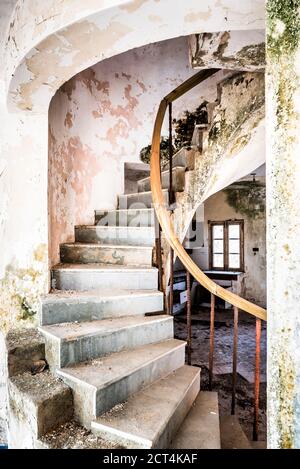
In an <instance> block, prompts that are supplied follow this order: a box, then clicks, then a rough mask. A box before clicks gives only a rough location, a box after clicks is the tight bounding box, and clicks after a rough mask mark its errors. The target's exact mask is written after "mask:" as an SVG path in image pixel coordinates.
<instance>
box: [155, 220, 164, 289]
mask: <svg viewBox="0 0 300 469" xmlns="http://www.w3.org/2000/svg"><path fill="white" fill-rule="evenodd" d="M154 217H155V218H154V221H155V251H156V262H157V266H158V284H159V290H160V291H163V265H162V251H161V226H160V224H159V221H158V219H157V215H156V212H155V211H154Z"/></svg>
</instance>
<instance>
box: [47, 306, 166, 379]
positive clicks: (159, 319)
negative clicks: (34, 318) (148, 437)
mask: <svg viewBox="0 0 300 469" xmlns="http://www.w3.org/2000/svg"><path fill="white" fill-rule="evenodd" d="M39 330H40V332H41V333H42V334H43V335H44V337H45V350H46V360H47V362H48V364H49V366H50V368H51V369H53V370H55V369H56V368H63V367H65V366H68V365H73V364H76V363H80V362H83V361H86V360H92V359H94V358H99V357H103V356H105V355H108V354H111V353H116V352H121V351H122V350H131V349H134V348H136V347H141V346H143V345H147V344H151V343H155V342H160V341H163V340H167V339H171V338H172V337H173V318H172V317H171V316H167V315H164V316H151V317H145V316H128V317H124V318H115V319H103V320H101V321H91V322H81V323H64V324H53V325H51V326H42V327H40V328H39Z"/></svg>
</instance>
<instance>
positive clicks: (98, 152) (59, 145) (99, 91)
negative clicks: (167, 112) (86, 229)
mask: <svg viewBox="0 0 300 469" xmlns="http://www.w3.org/2000/svg"><path fill="white" fill-rule="evenodd" d="M193 73H194V72H193V70H191V68H190V66H189V59H188V39H187V38H185V37H182V38H178V39H172V40H170V41H163V42H160V43H157V44H153V45H149V46H145V47H142V48H139V49H135V50H133V51H130V52H127V53H124V54H122V55H119V56H117V57H114V58H111V59H107V60H105V61H103V62H101V63H99V64H97V65H96V66H94V67H92V68H90V69H88V70H85V71H84V72H81V73H80V74H79V75H77V76H76V77H74V78H73V79H72V80H70V81H69V82H68V83H66V84H65V85H64V86H63V87H62V89H61V90H60V91H59V92H58V93H57V94H56V96H55V97H54V98H53V100H52V102H51V106H50V112H49V128H50V131H49V135H50V138H49V161H50V166H49V211H50V230H51V231H50V233H51V234H50V243H51V255H50V257H51V260H52V262H57V261H58V246H59V243H61V242H66V241H72V240H73V238H74V225H75V224H92V223H93V221H94V218H93V217H94V210H95V209H112V208H115V207H116V204H117V195H118V194H122V193H123V191H124V162H125V161H127V162H136V161H139V154H140V150H141V149H142V148H143V147H145V146H146V145H148V144H149V143H150V142H151V138H152V132H153V125H154V120H155V116H156V112H157V107H158V105H159V102H160V100H161V99H162V97H163V96H164V95H166V94H167V93H169V92H170V91H171V90H172V89H173V88H175V87H176V86H177V85H178V84H180V83H181V82H182V81H184V80H185V79H186V78H188V77H189V76H191V75H192V74H193ZM223 76H224V75H223V72H220V73H219V74H217V76H216V77H214V78H212V79H210V80H209V81H206V82H205V84H203V85H200V86H198V87H197V88H196V89H194V90H193V91H192V92H190V93H188V94H187V95H185V96H184V97H183V98H182V99H181V100H178V101H177V102H176V103H175V104H174V117H178V116H180V115H181V114H182V113H183V111H185V110H186V109H189V110H194V109H195V108H196V107H197V105H198V103H199V102H202V101H203V100H208V101H214V100H215V99H216V97H217V82H218V81H220V80H221V79H222V78H223ZM165 124H167V123H165ZM164 133H165V134H166V135H167V127H166V125H165V128H164Z"/></svg>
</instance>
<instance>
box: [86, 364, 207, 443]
mask: <svg viewBox="0 0 300 469" xmlns="http://www.w3.org/2000/svg"><path fill="white" fill-rule="evenodd" d="M199 389H200V369H199V368H194V367H191V366H182V367H181V368H180V369H178V370H176V371H174V372H173V373H170V374H169V375H168V376H166V377H165V378H163V379H161V380H159V381H156V382H155V383H153V384H152V385H150V386H148V387H147V388H146V389H144V390H142V391H140V392H138V393H136V394H134V395H133V396H131V398H129V399H128V401H127V402H125V403H123V404H122V405H121V406H116V407H115V408H113V409H111V410H110V411H109V412H107V414H105V415H102V416H101V417H99V418H98V419H97V420H95V421H94V422H92V431H93V433H95V435H97V436H100V437H102V438H104V439H105V440H108V441H111V442H113V443H119V444H120V445H122V446H125V447H126V448H135V449H137V448H138V449H140V448H169V445H170V442H171V440H172V437H173V436H174V434H176V432H177V430H178V428H179V427H180V425H181V423H182V421H183V420H184V419H185V417H186V415H187V413H188V412H189V410H190V408H191V406H192V404H193V402H194V400H195V399H196V397H197V394H198V392H199Z"/></svg>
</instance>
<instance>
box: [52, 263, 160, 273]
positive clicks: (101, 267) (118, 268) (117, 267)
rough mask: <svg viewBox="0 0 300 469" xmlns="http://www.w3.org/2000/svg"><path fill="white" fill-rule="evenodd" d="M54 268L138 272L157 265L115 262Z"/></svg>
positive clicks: (148, 270) (58, 265) (63, 265)
mask: <svg viewBox="0 0 300 469" xmlns="http://www.w3.org/2000/svg"><path fill="white" fill-rule="evenodd" d="M53 270H69V271H76V270H79V271H82V270H87V271H96V272H101V271H103V272H104V271H106V270H114V271H116V272H124V271H125V272H126V270H130V271H136V272H153V271H155V270H157V268H156V267H138V266H131V265H114V264H100V263H99V264H57V265H55V266H53V267H52V271H53Z"/></svg>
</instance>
